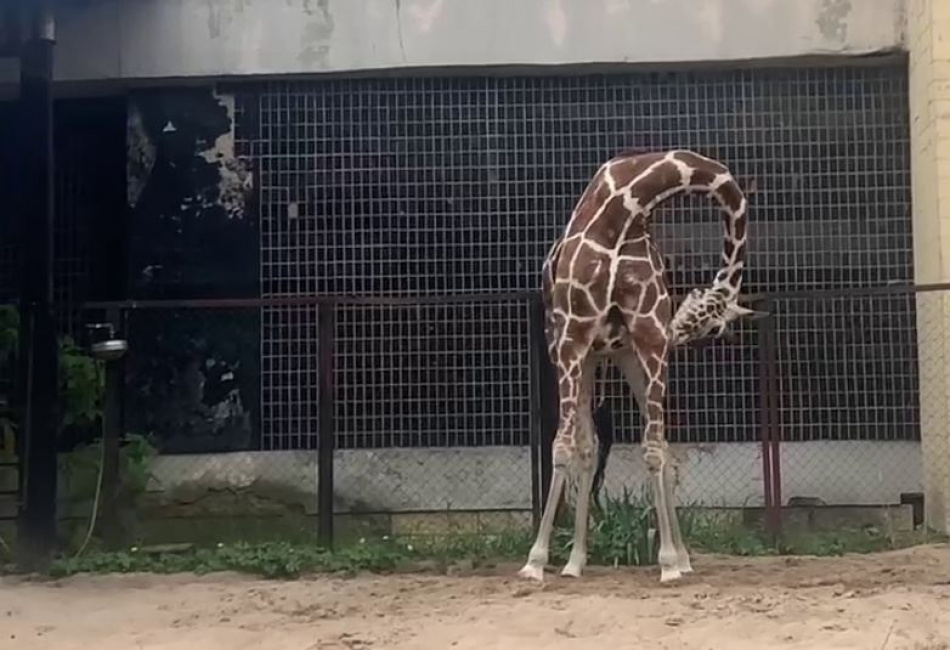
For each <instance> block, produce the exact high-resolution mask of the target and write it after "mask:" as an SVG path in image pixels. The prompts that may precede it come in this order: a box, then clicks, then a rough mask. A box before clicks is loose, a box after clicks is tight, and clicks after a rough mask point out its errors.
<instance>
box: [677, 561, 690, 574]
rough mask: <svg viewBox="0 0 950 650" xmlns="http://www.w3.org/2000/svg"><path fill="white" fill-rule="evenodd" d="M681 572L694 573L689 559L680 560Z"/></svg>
mask: <svg viewBox="0 0 950 650" xmlns="http://www.w3.org/2000/svg"><path fill="white" fill-rule="evenodd" d="M679 568H680V573H692V572H693V565H692V564H690V562H689V559H686V560H683V561H682V562H680V567H679Z"/></svg>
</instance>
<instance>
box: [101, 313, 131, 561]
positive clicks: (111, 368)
mask: <svg viewBox="0 0 950 650" xmlns="http://www.w3.org/2000/svg"><path fill="white" fill-rule="evenodd" d="M108 320H109V323H110V324H111V325H112V326H113V328H115V329H116V330H117V329H118V324H119V314H118V313H117V310H110V313H109V319H108ZM124 371H125V358H124V356H123V357H122V358H119V359H115V360H111V361H106V363H105V395H104V400H103V401H104V404H103V409H102V445H103V450H102V454H103V455H102V516H101V517H100V518H99V523H98V529H99V535H100V536H101V538H102V540H103V542H104V543H105V545H106V548H109V549H111V550H116V549H119V548H122V547H124V546H125V544H126V541H127V540H126V539H125V530H124V527H123V525H122V522H121V521H120V517H119V499H120V491H121V486H122V476H121V472H120V466H119V455H120V453H121V451H120V440H121V438H122V430H123V423H122V387H123V380H124Z"/></svg>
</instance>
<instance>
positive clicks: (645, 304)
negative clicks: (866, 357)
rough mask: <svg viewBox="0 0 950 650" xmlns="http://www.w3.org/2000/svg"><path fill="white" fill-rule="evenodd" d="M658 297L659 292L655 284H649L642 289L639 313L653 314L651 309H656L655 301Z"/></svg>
mask: <svg viewBox="0 0 950 650" xmlns="http://www.w3.org/2000/svg"><path fill="white" fill-rule="evenodd" d="M659 297H660V292H659V291H658V290H657V288H656V282H650V283H649V284H648V285H647V286H646V287H645V288H644V289H643V300H642V301H641V303H640V313H641V314H649V313H652V312H653V308H654V307H656V302H657V299H658V298H659Z"/></svg>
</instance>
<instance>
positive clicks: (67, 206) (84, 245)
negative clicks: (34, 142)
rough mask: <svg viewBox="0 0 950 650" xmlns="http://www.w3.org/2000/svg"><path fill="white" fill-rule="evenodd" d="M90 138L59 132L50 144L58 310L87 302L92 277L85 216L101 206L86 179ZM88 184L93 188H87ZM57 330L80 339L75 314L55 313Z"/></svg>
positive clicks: (91, 145)
mask: <svg viewBox="0 0 950 650" xmlns="http://www.w3.org/2000/svg"><path fill="white" fill-rule="evenodd" d="M96 135H97V134H96V133H95V132H92V133H89V132H83V131H81V130H79V129H75V128H73V129H69V130H65V129H63V130H60V134H59V137H58V138H57V139H56V151H55V154H54V155H55V156H56V169H55V178H54V182H55V189H54V200H55V216H54V227H53V300H54V301H55V302H56V303H58V304H68V303H71V302H81V301H83V300H85V299H86V298H87V296H88V291H89V286H88V285H89V281H90V277H91V271H92V260H91V250H92V249H91V247H90V245H89V244H90V242H89V240H88V237H89V225H90V218H91V215H90V210H95V209H96V206H99V205H101V201H97V197H96V196H95V193H96V192H97V190H98V189H99V188H98V187H96V183H95V182H94V181H93V179H92V174H95V173H96V171H95V168H94V167H93V166H91V165H90V163H91V162H92V161H93V160H95V156H94V151H95V150H96V148H97V142H96ZM91 181H93V182H91ZM59 318H60V321H59V327H60V330H61V331H62V332H63V333H66V334H69V335H71V336H73V337H76V336H78V335H79V334H81V330H82V328H83V322H82V317H81V314H80V313H79V312H78V311H75V310H60V316H59Z"/></svg>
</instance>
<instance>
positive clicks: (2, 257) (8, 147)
mask: <svg viewBox="0 0 950 650" xmlns="http://www.w3.org/2000/svg"><path fill="white" fill-rule="evenodd" d="M16 123H17V120H16V105H15V104H13V103H10V102H3V103H0V196H2V197H4V200H3V201H2V202H0V302H6V303H12V302H16V300H17V296H18V295H19V289H18V286H17V282H18V277H19V273H18V269H17V265H18V263H19V261H18V260H19V257H18V255H17V243H16V241H17V236H16V225H17V224H16V218H17V214H16V195H15V191H16V187H17V184H16V175H17V174H16V170H17V167H16V156H17V152H16V147H17V142H16V137H15V135H16Z"/></svg>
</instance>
